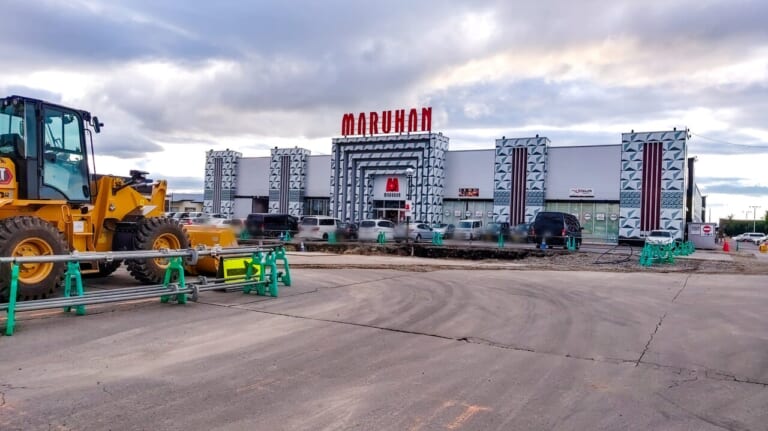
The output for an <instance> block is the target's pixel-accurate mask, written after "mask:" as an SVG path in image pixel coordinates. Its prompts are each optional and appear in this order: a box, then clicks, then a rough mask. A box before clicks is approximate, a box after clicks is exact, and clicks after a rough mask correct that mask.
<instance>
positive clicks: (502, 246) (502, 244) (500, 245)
mask: <svg viewBox="0 0 768 431" xmlns="http://www.w3.org/2000/svg"><path fill="white" fill-rule="evenodd" d="M498 244H499V248H504V235H503V234H502V233H501V232H499V241H498Z"/></svg>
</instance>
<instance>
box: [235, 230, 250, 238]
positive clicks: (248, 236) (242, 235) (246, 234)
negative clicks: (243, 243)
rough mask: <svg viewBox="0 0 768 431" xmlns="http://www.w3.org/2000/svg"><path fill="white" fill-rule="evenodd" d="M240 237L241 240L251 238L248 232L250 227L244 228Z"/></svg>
mask: <svg viewBox="0 0 768 431" xmlns="http://www.w3.org/2000/svg"><path fill="white" fill-rule="evenodd" d="M238 239H241V240H247V239H251V234H249V233H248V229H243V230H242V231H240V237H239V238H238Z"/></svg>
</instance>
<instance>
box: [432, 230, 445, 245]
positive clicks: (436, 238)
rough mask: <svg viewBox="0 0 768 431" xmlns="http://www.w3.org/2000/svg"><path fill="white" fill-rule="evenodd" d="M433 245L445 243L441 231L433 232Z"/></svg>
mask: <svg viewBox="0 0 768 431" xmlns="http://www.w3.org/2000/svg"><path fill="white" fill-rule="evenodd" d="M432 245H443V234H442V233H441V232H432Z"/></svg>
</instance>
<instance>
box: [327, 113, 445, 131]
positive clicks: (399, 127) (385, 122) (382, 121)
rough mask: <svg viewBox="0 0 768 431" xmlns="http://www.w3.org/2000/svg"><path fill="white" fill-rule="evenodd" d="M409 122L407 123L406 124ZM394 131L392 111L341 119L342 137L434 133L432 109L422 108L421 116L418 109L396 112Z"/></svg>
mask: <svg viewBox="0 0 768 431" xmlns="http://www.w3.org/2000/svg"><path fill="white" fill-rule="evenodd" d="M406 120H407V122H406ZM394 123H395V124H394V129H393V127H392V111H381V115H379V113H378V112H369V113H368V114H366V113H365V112H361V113H360V114H358V115H357V116H355V114H352V113H349V114H344V116H343V117H342V119H341V135H342V136H349V135H362V136H365V135H378V134H388V133H411V132H431V131H432V108H431V107H429V108H421V114H419V111H418V110H417V109H416V108H413V109H411V110H409V111H408V116H407V117H406V115H405V109H398V110H395V120H394Z"/></svg>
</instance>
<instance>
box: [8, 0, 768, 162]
mask: <svg viewBox="0 0 768 431" xmlns="http://www.w3.org/2000/svg"><path fill="white" fill-rule="evenodd" d="M466 13H478V14H485V13H487V14H488V15H489V16H491V17H492V19H493V21H494V22H495V23H496V27H495V28H494V29H493V31H492V32H491V33H490V34H489V35H488V36H489V37H488V39H487V41H484V42H481V43H478V44H475V45H471V44H467V43H465V42H466V40H464V39H465V36H464V35H463V34H462V33H461V31H460V28H461V21H462V17H463V15H464V14H466ZM767 15H768V2H764V1H758V0H754V1H739V2H738V3H737V4H734V2H729V1H711V2H704V3H702V2H700V1H698V0H681V1H676V2H645V3H627V2H617V3H612V4H606V3H605V2H603V1H596V0H585V1H580V2H566V1H556V0H544V1H539V2H536V3H522V4H521V3H520V2H513V3H510V2H504V1H481V2H473V3H472V4H471V5H468V4H466V3H463V2H458V1H451V2H444V1H437V0H431V1H422V2H408V1H405V0H397V1H393V2H374V3H371V2H351V1H342V0H331V1H326V2H314V1H303V2H301V1H294V2H277V1H273V2H268V1H263V2H242V1H235V0H225V1H220V2H209V3H201V4H195V5H194V6H190V4H189V3H188V2H181V1H164V2H157V1H150V0H139V1H130V2H128V1H122V2H121V1H116V2H110V3H109V4H99V3H98V2H97V1H95V0H80V1H76V2H70V3H62V2H56V1H52V0H48V1H43V2H42V3H40V2H36V3H34V4H33V3H30V2H26V1H22V0H10V1H8V2H6V4H4V10H3V14H2V15H0V56H2V58H6V59H14V61H8V62H5V63H4V64H3V69H2V70H0V73H7V72H8V71H17V72H19V73H21V72H24V73H27V72H30V71H34V70H38V69H40V70H44V69H47V70H50V69H55V70H59V71H76V72H86V73H91V74H93V75H94V76H96V77H98V78H99V79H103V80H104V83H103V85H101V86H99V87H98V88H96V89H95V90H94V91H93V93H90V94H87V95H85V96H84V97H83V98H82V100H81V101H82V102H83V103H84V104H86V105H92V106H81V107H82V108H84V109H95V108H100V107H108V109H107V110H106V112H104V111H102V112H104V114H103V119H104V120H106V121H107V123H108V125H110V124H111V123H112V122H113V121H114V120H115V119H116V120H118V121H121V122H122V121H123V120H124V119H130V120H133V121H132V122H130V123H131V125H133V123H135V127H134V128H133V129H129V128H126V131H125V132H120V131H119V130H116V132H115V133H114V135H115V136H112V137H111V138H107V136H108V135H110V133H103V134H102V135H100V136H99V137H98V138H97V153H98V154H110V155H116V156H119V157H126V158H136V157H142V156H145V155H146V154H148V153H152V152H157V151H161V148H160V146H159V145H158V144H157V143H156V142H169V143H178V144H183V143H184V142H185V141H186V140H187V138H186V136H195V135H201V136H204V137H202V138H197V139H198V140H199V141H202V142H206V143H207V142H211V143H213V144H224V145H226V143H225V142H221V141H220V140H219V139H216V138H215V137H216V136H222V135H223V136H235V135H246V134H249V135H262V136H282V137H307V138H316V137H325V136H330V135H335V134H337V133H338V124H339V120H340V117H341V114H342V113H343V112H348V111H349V112H354V111H358V110H376V109H385V108H398V107H401V106H403V105H408V104H409V103H424V104H431V105H433V106H435V109H436V110H440V111H443V112H444V113H445V114H446V116H445V119H446V121H445V123H442V124H437V125H436V126H438V127H440V129H441V130H445V131H448V130H451V129H462V130H472V129H474V128H480V127H487V128H499V129H514V128H520V127H524V126H527V125H530V124H536V125H543V126H545V127H550V128H552V129H550V130H546V129H545V130H542V131H540V134H543V135H547V136H549V137H550V139H552V141H553V144H555V145H559V144H572V143H573V144H597V143H618V140H619V139H620V137H619V136H618V134H617V133H616V132H605V133H602V132H571V131H565V132H564V131H558V130H556V128H558V127H561V128H568V127H569V126H573V125H578V124H585V123H587V124H598V125H604V126H606V127H610V126H612V125H615V124H640V123H643V124H647V123H652V124H658V125H659V127H658V128H659V129H667V128H669V127H671V125H672V124H670V123H673V124H674V123H677V122H678V121H679V119H680V118H681V116H682V115H683V114H684V113H685V112H686V111H687V110H690V109H695V108H705V109H729V110H731V111H732V112H733V113H734V114H733V115H734V117H733V119H732V124H733V126H734V127H752V128H757V129H765V123H764V115H763V114H764V112H766V111H768V85H766V83H765V82H763V83H753V84H749V85H734V84H727V85H715V84H712V85H709V86H707V87H706V88H703V89H702V88H700V85H699V86H695V85H693V84H691V85H690V86H689V85H686V84H685V83H684V82H678V81H676V82H672V83H669V82H667V81H664V80H661V79H660V80H659V82H654V81H651V82H649V83H647V84H644V85H641V86H630V85H619V84H615V83H606V82H602V81H600V77H599V74H600V73H603V74H609V75H615V76H621V75H623V74H625V73H628V71H630V70H631V71H636V72H637V71H639V72H642V73H645V74H646V76H650V77H654V76H657V75H658V76H659V77H663V76H666V74H668V73H671V72H674V71H678V72H679V71H690V72H691V73H693V72H697V71H701V70H708V69H709V68H712V67H717V66H721V65H727V64H730V63H732V62H734V61H739V60H744V59H748V58H749V56H750V55H752V54H754V51H755V50H756V49H757V48H760V47H765V46H768V27H766V26H765V25H764V23H763V22H762V21H763V17H765V16H767ZM585 16H588V17H589V19H588V20H585V19H584V17H585ZM30 22H34V23H36V26H35V31H28V27H27V23H30ZM477 25H478V26H479V25H481V24H477ZM19 35H23V37H20V36H19ZM621 40H627V41H630V42H632V43H633V44H634V45H632V46H631V47H630V48H631V49H632V52H633V56H632V57H631V58H630V59H629V60H626V61H627V62H628V63H626V62H625V61H621V62H618V61H617V62H610V61H609V62H607V64H603V65H598V64H594V65H592V67H593V68H594V70H595V71H596V72H597V73H598V76H591V75H587V76H588V77H580V78H572V79H567V80H563V79H551V77H549V76H533V77H529V78H525V79H509V80H502V81H485V82H481V83H477V84H470V85H451V86H449V87H447V88H444V89H441V90H430V89H429V86H428V85H427V84H426V83H427V82H428V81H429V80H430V79H431V78H434V77H435V76H437V75H439V74H441V73H443V72H445V71H449V70H451V69H452V68H454V67H456V66H461V65H465V64H467V63H468V62H471V61H473V60H481V59H483V58H486V57H488V56H490V55H494V54H508V55H513V56H514V55H516V54H518V53H519V55H521V56H533V58H546V57H547V56H555V57H557V55H558V54H559V53H561V52H563V51H566V50H568V49H579V48H583V47H589V46H590V45H597V46H599V45H600V44H610V43H612V42H616V41H621ZM141 61H160V62H167V63H169V64H172V65H175V66H177V67H179V68H181V69H184V70H188V71H190V72H191V73H192V74H194V75H198V74H202V70H203V68H205V67H206V66H207V65H209V64H210V62H212V61H219V62H225V63H227V64H232V65H235V67H233V68H232V69H225V70H222V71H220V72H218V74H217V75H215V76H213V77H211V78H210V79H209V80H205V81H202V82H200V83H198V84H196V85H189V84H187V83H185V82H184V81H183V80H179V81H178V82H175V81H174V80H171V81H163V82H161V83H159V82H158V81H157V80H156V79H155V78H156V77H154V76H152V75H151V74H149V75H141V74H137V73H135V72H130V71H128V70H126V68H124V66H126V65H130V64H134V63H136V62H141ZM585 61H586V62H589V60H585ZM598 63H599V62H598ZM578 66H579V65H578V64H571V63H569V62H567V61H566V60H563V64H562V65H561V67H562V68H563V72H565V71H569V70H578ZM639 72H638V73H639ZM683 77H685V75H684V74H683ZM683 80H684V79H683ZM23 90H25V91H27V90H29V91H27V92H26V93H25V94H29V92H33V93H34V92H35V90H34V89H23ZM46 97H50V98H54V99H58V98H60V96H59V95H58V94H56V93H49V94H47V95H46ZM472 106H474V107H481V108H483V109H481V110H480V112H477V111H473V110H472V109H469V108H470V107H472ZM693 132H694V133H696V132H697V131H696V130H693ZM447 134H448V133H447ZM470 135H471V132H470V133H466V134H465V136H459V135H456V136H452V137H453V138H454V139H455V140H456V141H458V142H465V143H467V144H470V143H471V144H474V143H476V142H477V143H478V144H483V146H489V145H492V140H491V141H490V142H489V143H484V141H485V139H478V138H475V137H472V136H470ZM713 137H714V138H716V139H721V140H723V141H727V142H729V143H733V144H735V145H727V144H722V143H718V142H705V140H703V139H697V138H694V139H692V141H691V147H690V149H691V152H692V153H694V154H748V153H749V154H751V153H760V152H765V150H766V143H765V142H760V141H759V140H756V139H754V138H750V137H748V136H746V135H745V134H743V133H739V132H738V131H735V130H734V131H733V132H732V133H730V134H728V135H726V134H722V135H719V134H713ZM481 141H482V142H481Z"/></svg>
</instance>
